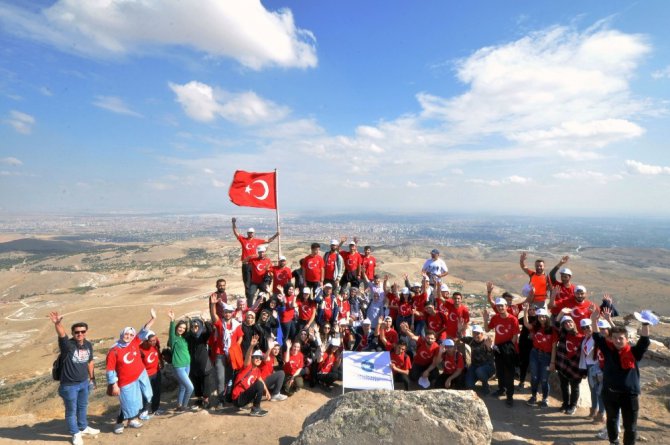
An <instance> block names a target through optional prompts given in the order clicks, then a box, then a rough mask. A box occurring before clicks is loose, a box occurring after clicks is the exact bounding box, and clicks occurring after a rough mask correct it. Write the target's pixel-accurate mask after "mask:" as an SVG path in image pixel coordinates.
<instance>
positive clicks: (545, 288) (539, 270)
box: [519, 252, 551, 306]
mask: <svg viewBox="0 0 670 445" xmlns="http://www.w3.org/2000/svg"><path fill="white" fill-rule="evenodd" d="M527 257H528V254H527V253H526V252H523V253H522V254H521V256H520V257H519V267H521V270H523V271H524V272H525V273H526V275H528V277H529V278H530V280H529V282H528V283H529V284H530V285H531V286H532V287H533V289H534V292H535V296H534V298H533V303H534V304H535V305H536V306H537V305H544V304H545V301H546V300H547V297H548V296H549V293H550V292H551V282H550V281H549V277H548V276H547V275H546V274H545V273H544V260H542V259H539V258H538V259H536V260H535V270H531V269H529V268H528V267H526V258H527Z"/></svg>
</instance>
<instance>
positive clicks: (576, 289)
mask: <svg viewBox="0 0 670 445" xmlns="http://www.w3.org/2000/svg"><path fill="white" fill-rule="evenodd" d="M579 291H582V292H584V293H586V288H585V287H584V286H582V285H581V284H580V285H579V286H575V293H577V292H579Z"/></svg>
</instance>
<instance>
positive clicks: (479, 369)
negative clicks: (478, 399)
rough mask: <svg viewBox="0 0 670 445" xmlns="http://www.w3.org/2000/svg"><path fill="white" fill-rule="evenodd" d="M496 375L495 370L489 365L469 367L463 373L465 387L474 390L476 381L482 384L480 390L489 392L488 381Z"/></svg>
mask: <svg viewBox="0 0 670 445" xmlns="http://www.w3.org/2000/svg"><path fill="white" fill-rule="evenodd" d="M495 373H496V368H495V367H494V366H493V364H491V363H484V364H483V365H479V366H474V365H472V366H470V367H469V368H468V370H467V371H466V373H465V387H466V388H468V389H474V387H475V383H477V380H479V381H481V382H482V389H484V390H485V391H488V390H489V379H490V378H491V377H493V374H495Z"/></svg>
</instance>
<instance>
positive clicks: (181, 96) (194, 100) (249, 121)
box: [169, 81, 290, 125]
mask: <svg viewBox="0 0 670 445" xmlns="http://www.w3.org/2000/svg"><path fill="white" fill-rule="evenodd" d="M169 86H170V89H171V90H172V91H173V92H174V93H175V95H176V96H177V98H176V100H177V102H179V104H181V106H182V108H183V109H184V112H185V113H186V115H188V116H189V117H190V118H191V119H194V120H197V121H200V122H212V121H214V120H216V119H217V118H218V117H222V118H224V119H226V120H228V121H230V122H234V123H236V124H241V125H254V124H259V123H265V122H275V121H278V120H281V119H283V118H284V117H285V116H286V115H288V114H289V112H290V110H289V109H288V108H287V107H283V106H280V105H277V104H275V103H274V102H272V101H270V100H267V99H263V98H262V97H260V96H258V95H257V94H256V93H254V92H253V91H246V92H243V93H229V92H227V91H225V90H221V89H217V88H213V87H211V86H209V85H207V84H205V83H201V82H196V81H191V82H188V83H186V84H184V85H179V84H175V83H172V82H170V83H169Z"/></svg>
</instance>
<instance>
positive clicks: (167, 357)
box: [161, 347, 172, 364]
mask: <svg viewBox="0 0 670 445" xmlns="http://www.w3.org/2000/svg"><path fill="white" fill-rule="evenodd" d="M161 357H163V360H164V361H165V363H169V364H172V349H171V348H170V347H167V348H163V350H162V351H161Z"/></svg>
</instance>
